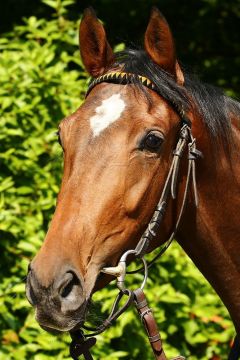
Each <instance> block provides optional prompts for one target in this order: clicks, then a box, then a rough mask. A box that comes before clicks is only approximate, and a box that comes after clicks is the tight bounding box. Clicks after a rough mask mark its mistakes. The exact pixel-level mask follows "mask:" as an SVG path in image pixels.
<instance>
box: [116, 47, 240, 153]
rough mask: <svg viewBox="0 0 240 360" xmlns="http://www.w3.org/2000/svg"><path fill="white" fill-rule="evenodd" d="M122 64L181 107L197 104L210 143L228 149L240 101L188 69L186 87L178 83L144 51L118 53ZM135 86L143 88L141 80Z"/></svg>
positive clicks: (239, 108) (122, 66)
mask: <svg viewBox="0 0 240 360" xmlns="http://www.w3.org/2000/svg"><path fill="white" fill-rule="evenodd" d="M119 66H120V67H121V68H122V70H123V71H124V72H129V73H135V74H138V75H142V76H145V77H147V78H148V79H149V80H151V81H152V82H153V83H154V84H155V86H156V87H157V91H158V92H159V93H160V94H161V95H162V97H163V98H164V99H166V100H167V101H169V102H170V103H173V102H175V103H176V104H177V106H178V107H180V108H181V107H182V106H183V108H184V109H185V110H189V109H191V108H192V107H193V106H194V105H195V106H196V109H197V110H198V113H199V115H200V116H201V118H202V120H203V123H204V125H205V126H206V129H207V131H208V133H209V135H210V139H211V142H212V143H213V144H216V145H220V144H221V145H223V146H224V149H225V150H226V151H227V150H228V149H229V146H230V144H231V134H232V131H231V122H230V114H233V115H236V116H239V117H240V103H239V102H237V101H235V100H233V99H231V98H229V97H227V96H226V95H224V93H223V91H222V90H221V89H219V88H216V87H214V86H211V85H208V84H204V83H202V82H201V81H199V80H198V79H197V78H196V77H195V76H193V75H191V74H188V73H186V72H184V77H185V84H184V87H183V86H180V85H178V84H177V83H176V82H175V80H174V78H173V77H172V76H171V75H170V74H169V73H167V72H166V71H164V70H163V69H161V68H160V67H159V66H157V65H156V64H155V63H154V62H153V61H152V60H151V59H150V58H149V57H148V55H147V54H146V52H145V51H143V50H135V49H127V50H124V51H122V52H118V53H117V54H116V62H115V64H114V65H113V68H115V67H119ZM136 85H137V86H138V88H140V89H142V90H143V91H144V87H143V85H142V83H141V82H140V81H137V80H136ZM193 103H194V104H193Z"/></svg>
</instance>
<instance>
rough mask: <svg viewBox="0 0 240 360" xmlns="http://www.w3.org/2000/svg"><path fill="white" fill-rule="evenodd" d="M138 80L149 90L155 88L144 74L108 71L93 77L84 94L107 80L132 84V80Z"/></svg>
mask: <svg viewBox="0 0 240 360" xmlns="http://www.w3.org/2000/svg"><path fill="white" fill-rule="evenodd" d="M136 81H140V82H141V83H142V85H144V86H146V87H148V88H149V89H151V90H155V91H156V90H157V88H156V86H155V85H154V84H153V83H152V82H151V81H150V80H149V79H148V78H146V77H145V76H141V75H137V74H132V73H126V72H120V71H116V72H110V73H107V74H105V75H102V76H99V77H98V78H96V79H93V80H92V81H91V83H90V85H89V87H88V90H87V94H86V96H87V95H88V94H89V93H90V91H91V90H92V89H93V88H94V87H95V86H96V85H97V84H100V83H102V82H109V83H113V84H121V85H126V84H134V82H136Z"/></svg>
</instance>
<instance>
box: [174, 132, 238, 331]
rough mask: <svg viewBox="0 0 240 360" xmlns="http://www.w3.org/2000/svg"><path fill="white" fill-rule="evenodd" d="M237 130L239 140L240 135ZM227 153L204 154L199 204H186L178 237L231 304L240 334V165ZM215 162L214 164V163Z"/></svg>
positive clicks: (230, 310)
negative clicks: (216, 154) (226, 154)
mask: <svg viewBox="0 0 240 360" xmlns="http://www.w3.org/2000/svg"><path fill="white" fill-rule="evenodd" d="M238 135H239V133H237V132H236V133H235V135H234V136H235V140H236V143H237V142H238V140H239V144H240V137H238ZM239 153H240V150H239V148H238V154H236V153H235V155H234V157H235V158H234V159H233V162H232V164H233V166H232V169H231V168H230V166H229V162H228V161H226V160H225V161H222V163H221V164H220V159H223V158H224V157H223V155H222V156H220V155H221V154H220V155H219V157H218V158H217V160H216V161H215V162H213V157H212V153H211V152H210V151H209V152H208V153H207V154H206V153H205V154H204V160H203V161H202V163H201V164H199V166H197V173H198V195H199V207H198V209H194V208H193V205H191V204H190V206H189V207H188V206H187V208H186V212H185V214H184V219H183V222H182V226H181V229H180V231H179V236H178V241H179V243H180V244H181V245H182V247H183V248H184V249H185V251H186V252H187V254H188V255H189V256H190V257H191V258H192V260H193V261H194V263H195V264H196V265H197V267H198V268H199V270H200V271H201V272H202V273H203V275H204V276H205V277H206V278H207V279H208V281H209V282H210V283H211V285H212V286H213V287H214V289H215V290H216V292H217V293H218V294H219V296H220V298H221V299H222V301H223V302H224V304H225V305H226V307H227V308H228V311H229V313H230V315H231V317H232V319H233V322H234V324H235V327H236V329H237V332H238V333H239V334H240V233H239V213H240V201H239V200H240V187H239V186H240V169H239V166H237V164H239V160H238V163H236V161H237V158H239ZM210 164H212V165H210Z"/></svg>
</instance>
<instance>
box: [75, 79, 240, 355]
mask: <svg viewBox="0 0 240 360" xmlns="http://www.w3.org/2000/svg"><path fill="white" fill-rule="evenodd" d="M139 81H140V83H141V84H142V85H143V86H145V87H147V88H149V89H151V90H153V91H155V92H157V93H158V94H159V95H161V94H160V93H159V92H158V90H157V87H156V86H155V85H154V84H153V83H152V82H151V81H150V80H149V79H147V78H146V77H144V76H140V75H137V74H132V73H126V72H111V73H108V74H105V75H103V76H100V77H98V78H96V79H94V80H93V81H92V82H91V83H90V85H89V88H88V90H87V93H86V97H87V96H88V94H89V93H90V91H91V90H92V89H93V88H94V87H95V86H96V85H97V84H100V83H102V82H110V83H115V84H123V85H126V84H134V83H136V82H138V83H139ZM161 96H162V95H161ZM166 100H167V101H168V102H170V104H171V105H172V106H173V108H174V109H175V110H176V112H177V113H178V115H179V117H180V120H181V125H180V132H179V138H178V141H177V145H176V147H175V149H174V151H173V159H172V163H171V166H170V169H169V172H168V175H167V178H166V181H165V184H164V187H163V191H162V194H161V197H160V200H159V202H158V204H157V206H156V208H155V211H154V213H153V216H152V218H151V220H150V222H149V224H148V226H147V229H146V230H145V232H144V233H143V235H142V236H141V238H140V240H139V242H138V244H137V246H136V247H135V249H131V250H128V251H126V252H125V253H124V254H123V255H122V256H121V258H120V260H119V263H118V265H117V266H115V267H108V268H103V269H102V270H101V271H102V272H103V273H106V274H109V275H112V276H115V277H116V278H117V287H118V289H119V294H118V295H117V297H116V299H115V301H114V303H113V306H112V309H111V312H110V315H109V316H108V318H107V319H106V320H104V321H103V323H102V324H101V325H100V326H98V327H97V328H92V327H88V326H85V325H83V326H82V329H84V330H87V331H90V332H91V333H87V334H84V332H83V330H82V329H79V330H75V331H70V335H71V338H72V343H71V345H70V355H71V357H72V359H74V360H78V358H79V356H80V355H83V356H84V358H85V360H93V357H92V355H91V353H90V350H89V349H90V348H91V347H92V346H94V345H95V343H96V338H94V337H93V336H96V335H98V334H100V333H102V332H104V331H105V330H106V329H107V328H109V327H110V326H111V325H112V322H113V321H115V320H116V319H117V318H118V317H119V316H120V315H121V314H122V313H123V312H125V311H126V310H127V308H128V307H129V306H130V305H132V304H133V305H134V306H135V307H136V309H137V312H138V314H139V317H140V319H141V322H142V324H143V325H144V328H145V331H146V333H147V336H148V339H149V342H150V345H151V347H152V351H153V354H154V357H155V359H156V360H167V358H166V355H165V353H164V351H163V347H162V341H161V338H160V334H159V331H158V328H157V323H156V321H155V318H154V315H153V312H152V310H151V309H150V308H149V306H148V303H147V300H146V297H145V295H144V292H143V289H144V286H145V284H146V281H147V278H148V269H149V268H150V267H151V266H152V265H153V264H154V262H155V261H156V260H157V259H158V258H160V257H161V256H162V255H163V254H164V252H165V251H166V250H167V249H168V247H169V246H170V244H171V243H172V241H173V239H174V237H175V235H176V232H177V230H178V227H179V224H180V222H181V219H182V215H183V213H184V209H185V206H186V202H187V195H188V192H189V188H190V184H191V183H192V188H193V196H194V203H195V206H196V207H197V206H198V196H197V182H196V165H195V161H196V160H197V159H198V158H199V157H202V153H201V152H200V151H199V150H197V148H196V139H195V138H194V137H193V135H192V131H191V121H190V119H189V118H188V117H187V116H186V115H185V111H184V109H182V108H180V107H179V106H178V105H177V104H176V103H175V102H174V101H169V100H168V99H166ZM186 149H187V153H188V169H187V177H186V183H185V190H184V194H183V199H182V204H181V207H180V211H179V215H178V218H177V221H176V224H175V226H174V229H173V231H172V233H171V235H170V237H169V239H168V240H167V241H166V242H165V245H164V246H163V247H162V248H161V249H160V251H159V253H158V254H157V255H156V256H155V257H154V258H153V259H152V260H151V261H150V262H149V263H147V262H146V260H145V258H144V256H145V255H146V253H147V252H148V249H149V246H150V244H151V242H152V241H153V239H154V238H155V237H156V236H157V234H158V232H159V228H160V225H161V222H162V220H163V216H164V214H165V212H166V209H167V205H168V200H169V198H170V197H172V198H173V199H175V198H176V192H177V183H178V182H177V180H178V173H179V167H180V160H181V158H182V156H183V154H184V152H185V150H186ZM129 255H130V256H131V257H134V258H138V259H140V260H141V261H142V264H143V266H142V267H141V268H139V269H137V270H135V271H127V258H128V256H129ZM139 271H143V273H144V278H143V282H142V284H141V286H140V287H139V288H137V289H136V290H130V289H128V288H126V287H125V277H126V274H134V273H136V272H139ZM124 296H125V297H126V301H125V303H124V304H123V305H122V306H121V307H120V306H119V304H120V301H121V299H122V298H123V297H124ZM237 344H238V341H237V340H236V339H235V341H234V345H233V348H232V351H231V353H230V356H229V359H228V360H237V359H238V355H239V352H238V351H237V350H236V347H237ZM181 359H185V358H184V357H182V356H177V357H175V358H174V360H181Z"/></svg>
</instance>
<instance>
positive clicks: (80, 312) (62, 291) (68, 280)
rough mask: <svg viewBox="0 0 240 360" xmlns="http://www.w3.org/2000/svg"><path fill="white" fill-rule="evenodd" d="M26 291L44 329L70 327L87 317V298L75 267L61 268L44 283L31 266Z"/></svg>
mask: <svg viewBox="0 0 240 360" xmlns="http://www.w3.org/2000/svg"><path fill="white" fill-rule="evenodd" d="M26 295H27V298H28V300H29V302H30V303H31V305H33V306H34V307H35V309H36V319H37V321H38V322H39V324H40V325H41V326H42V327H43V328H45V329H49V330H57V331H69V330H71V329H73V328H75V327H76V326H77V325H78V324H80V323H81V322H82V321H83V320H84V317H85V312H86V305H87V301H86V298H85V293H84V290H83V286H82V282H81V279H80V277H79V276H78V275H77V273H76V272H75V271H73V270H72V269H71V270H67V271H63V272H60V273H59V274H58V275H57V276H55V278H54V280H53V281H52V282H51V283H50V284H48V286H44V285H42V284H41V282H40V280H39V279H38V278H37V275H36V274H35V272H34V270H33V269H32V268H31V267H30V268H29V272H28V276H27V284H26Z"/></svg>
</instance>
